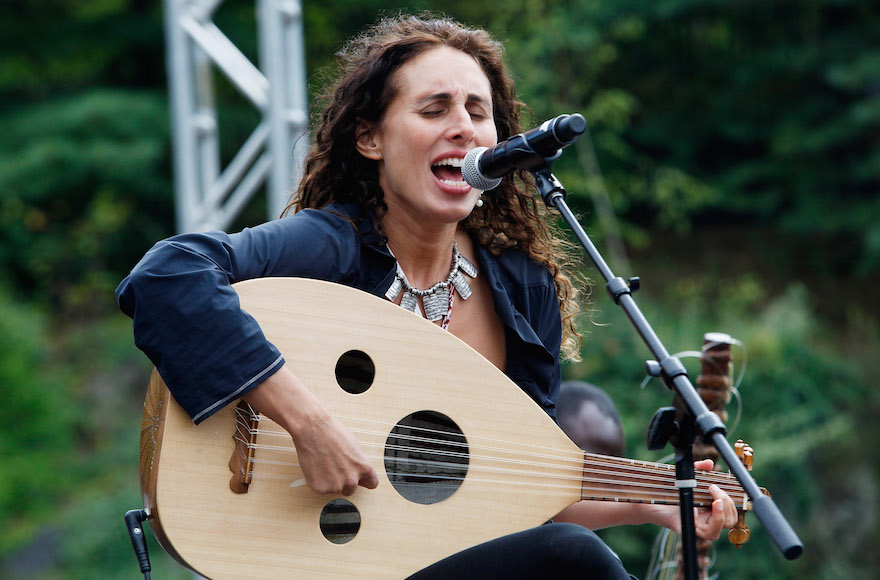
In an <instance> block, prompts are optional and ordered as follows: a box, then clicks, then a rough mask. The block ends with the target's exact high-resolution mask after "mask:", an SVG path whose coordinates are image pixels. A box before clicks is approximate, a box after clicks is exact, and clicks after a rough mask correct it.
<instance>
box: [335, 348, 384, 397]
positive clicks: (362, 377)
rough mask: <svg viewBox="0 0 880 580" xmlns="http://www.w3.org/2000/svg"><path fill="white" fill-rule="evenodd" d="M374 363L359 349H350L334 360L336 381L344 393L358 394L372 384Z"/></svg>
mask: <svg viewBox="0 0 880 580" xmlns="http://www.w3.org/2000/svg"><path fill="white" fill-rule="evenodd" d="M375 378H376V365H374V364H373V359H371V358H370V356H369V355H368V354H367V353H365V352H363V351H360V350H350V351H348V352H346V353H345V354H343V355H342V356H341V357H339V360H338V361H336V382H337V383H339V386H340V387H342V390H344V391H345V392H346V393H351V394H352V395H360V394H361V393H363V392H365V391H366V390H367V389H369V388H370V387H371V386H372V385H373V379H375Z"/></svg>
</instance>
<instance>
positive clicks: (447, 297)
mask: <svg viewBox="0 0 880 580" xmlns="http://www.w3.org/2000/svg"><path fill="white" fill-rule="evenodd" d="M388 251H389V252H390V251H391V248H388ZM392 255H394V253H393V252H392ZM465 274H466V275H468V276H470V277H471V278H476V277H477V267H476V266H474V264H473V262H471V261H470V260H468V259H467V258H465V257H464V256H462V255H461V252H459V251H458V244H456V243H455V240H453V241H452V267H451V268H450V270H449V276H447V277H446V279H445V280H443V281H442V282H437V283H436V284H434V285H433V286H431V287H430V288H428V289H427V290H420V289H418V288H413V287H412V284H410V283H409V280H407V279H406V275H405V274H404V273H403V269H402V268H401V267H400V263H399V262H398V264H397V275H396V276H395V277H394V282H393V283H392V284H391V287H390V288H388V291H387V292H386V293H385V298H387V299H388V300H391V301H392V302H394V301H395V300H397V297H398V296H400V293H401V292H403V298H401V300H400V305H401V306H402V307H403V308H405V309H407V310H409V311H410V312H413V313H415V314H422V313H421V309H420V308H419V298H421V299H422V306H423V307H424V309H425V312H424V317H425V318H427V319H428V320H430V321H431V322H435V321H437V320H441V319H442V320H444V321H448V319H449V315H450V313H451V311H452V291H453V290H455V291H456V292H458V295H459V296H461V299H462V300H467V299H468V298H470V295H471V293H472V292H473V290H471V285H470V283H469V282H468V280H467V278H465Z"/></svg>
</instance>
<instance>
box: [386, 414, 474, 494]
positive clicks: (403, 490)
mask: <svg viewBox="0 0 880 580" xmlns="http://www.w3.org/2000/svg"><path fill="white" fill-rule="evenodd" d="M467 469H468V445H467V440H466V439H465V437H464V433H462V432H461V429H459V427H458V425H456V424H455V422H454V421H453V420H452V419H450V418H449V417H447V416H446V415H444V414H443V413H438V412H436V411H418V412H416V413H413V414H412V415H409V416H407V417H405V418H404V419H403V420H402V421H400V422H399V423H398V424H397V425H396V426H395V427H394V429H392V430H391V434H390V435H389V436H388V440H387V441H386V442H385V472H386V473H387V475H388V479H389V480H390V481H391V485H393V486H394V489H396V490H397V492H398V493H399V494H400V495H402V496H403V497H405V498H406V499H408V500H410V501H412V502H415V503H420V504H426V505H427V504H432V503H437V502H440V501H443V500H444V499H446V498H448V497H450V496H451V495H452V494H453V493H455V491H456V490H457V489H458V488H459V487H460V486H461V483H462V481H464V477H465V475H466V474H467Z"/></svg>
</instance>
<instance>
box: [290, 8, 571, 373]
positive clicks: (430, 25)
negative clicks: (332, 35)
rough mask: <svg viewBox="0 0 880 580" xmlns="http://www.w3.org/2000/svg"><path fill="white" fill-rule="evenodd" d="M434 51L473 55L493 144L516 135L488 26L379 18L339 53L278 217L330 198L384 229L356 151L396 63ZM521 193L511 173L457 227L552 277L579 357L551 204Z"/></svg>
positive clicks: (388, 90) (366, 166)
mask: <svg viewBox="0 0 880 580" xmlns="http://www.w3.org/2000/svg"><path fill="white" fill-rule="evenodd" d="M438 47H449V48H453V49H456V50H460V51H461V52H463V53H465V54H468V55H470V56H471V57H473V58H474V59H475V60H476V61H477V63H478V64H479V65H480V67H481V68H482V69H483V72H484V73H485V74H486V76H487V78H488V79H489V84H490V87H491V90H492V108H493V111H494V120H495V128H496V131H497V135H498V140H499V141H502V140H505V139H507V138H509V137H511V136H512V135H515V134H517V133H519V132H520V114H521V112H522V111H523V110H524V109H525V107H524V105H523V104H522V103H521V102H520V101H519V100H518V99H517V98H516V92H515V89H514V83H513V80H512V79H511V77H510V75H509V74H508V72H507V69H506V67H505V66H504V63H503V60H502V54H503V50H504V49H503V47H502V45H501V43H499V42H498V41H496V40H494V39H493V38H492V36H491V35H490V34H489V33H488V32H486V31H485V30H480V29H473V28H468V27H466V26H463V25H462V24H460V23H458V22H456V21H454V20H452V19H450V18H445V17H434V16H431V15H420V16H413V15H404V16H396V17H388V18H383V19H381V20H379V21H378V22H377V23H376V24H375V25H374V26H372V27H371V28H369V29H367V30H366V31H365V32H363V33H362V34H360V35H358V36H356V37H354V38H353V39H352V40H350V41H349V42H348V43H347V44H346V45H345V46H344V47H343V48H342V50H340V52H339V53H337V56H338V57H339V60H340V62H341V71H340V73H339V75H338V77H337V78H336V80H335V82H334V83H333V84H332V85H331V86H330V87H329V89H328V90H327V92H326V93H325V94H324V95H323V96H322V97H321V100H323V101H324V102H325V103H326V106H325V108H324V109H323V112H322V113H321V115H320V117H319V119H318V123H317V127H316V129H315V133H314V135H315V142H314V144H313V145H312V147H311V150H310V151H309V154H308V156H307V157H306V161H305V168H304V177H303V179H302V180H301V181H300V184H299V188H298V190H297V192H296V195H295V197H294V198H293V200H292V201H291V203H290V205H288V207H287V208H286V209H285V213H289V212H296V211H299V210H301V209H306V208H315V209H320V208H323V207H325V206H327V205H328V204H330V203H334V202H335V203H355V204H358V205H359V206H361V207H362V208H363V209H364V210H367V211H365V215H370V214H372V215H374V216H376V220H377V223H376V224H375V225H376V228H377V229H378V231H379V232H382V225H381V221H382V217H383V216H384V215H385V212H386V211H387V205H386V204H385V201H384V197H385V195H384V192H383V191H382V188H381V187H380V185H379V174H378V167H377V164H376V162H375V161H372V160H369V159H367V158H365V157H363V156H362V155H361V154H360V153H359V152H358V150H357V148H356V146H355V145H356V141H357V137H358V128H359V126H362V123H363V122H364V121H366V122H368V123H378V122H380V121H381V119H382V117H383V115H384V114H385V111H386V110H387V108H388V105H389V104H390V103H391V101H392V100H393V99H394V97H395V96H396V93H397V85H396V83H395V82H394V81H395V78H396V73H397V72H398V70H399V69H400V67H401V66H402V65H404V64H405V63H407V62H408V61H410V60H412V59H413V58H415V57H417V56H419V55H421V54H424V53H425V52H428V51H429V50H432V49H434V48H438ZM528 191H534V184H533V179H532V178H531V176H530V175H528V174H527V173H526V172H523V171H518V172H514V173H512V174H510V175H508V176H507V177H505V178H504V179H503V180H502V182H501V184H500V185H499V186H498V187H497V188H495V189H493V190H492V192H491V195H489V194H487V195H485V196H484V200H485V202H486V203H484V204H483V207H481V208H475V209H474V211H473V212H472V213H471V214H470V216H468V217H467V218H466V219H465V220H463V221H462V223H461V226H462V228H463V229H465V230H466V231H468V232H470V233H471V235H472V236H474V238H475V239H476V240H477V241H478V242H479V243H480V244H482V245H484V246H486V247H487V248H488V249H489V250H490V251H491V252H493V253H495V254H500V253H501V252H504V251H505V250H509V249H511V248H519V249H521V250H522V251H524V252H526V254H527V255H528V256H530V257H531V258H532V259H533V260H535V261H537V262H540V263H542V264H544V265H546V266H547V268H548V269H549V270H550V272H551V273H552V274H553V278H554V281H555V284H556V290H557V295H558V298H559V305H560V310H561V314H562V322H563V342H562V351H563V355H565V356H567V357H568V358H570V359H577V356H578V351H579V349H580V334H579V333H578V331H577V328H576V326H575V317H576V315H577V313H578V303H577V300H576V298H577V295H578V290H577V288H576V287H575V285H574V284H573V283H572V277H571V276H569V275H568V274H567V273H566V269H567V267H568V264H569V259H568V244H567V243H566V242H565V241H564V240H562V239H561V238H559V237H558V236H556V235H555V234H554V233H553V231H552V229H551V227H550V226H548V225H547V221H546V218H547V213H548V210H547V209H546V206H545V205H544V203H543V202H541V201H540V200H538V199H537V198H536V197H535V196H534V195H530V194H529V193H528Z"/></svg>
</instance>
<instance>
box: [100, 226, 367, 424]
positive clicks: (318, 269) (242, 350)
mask: <svg viewBox="0 0 880 580" xmlns="http://www.w3.org/2000/svg"><path fill="white" fill-rule="evenodd" d="M357 254H358V241H357V236H356V231H355V229H354V227H353V226H352V224H351V223H350V222H348V221H346V220H345V219H343V218H341V217H339V216H337V215H333V214H329V213H328V212H320V211H313V210H312V211H304V212H300V213H298V214H296V215H295V216H292V217H289V218H283V219H280V220H274V221H272V222H268V223H266V224H263V225H261V226H258V227H255V228H250V229H246V230H243V231H242V232H239V233H237V234H226V233H222V232H211V233H199V234H183V235H180V236H175V237H173V238H169V239H167V240H164V241H162V242H159V243H157V244H156V245H155V246H154V247H153V248H152V249H151V250H150V251H149V252H147V254H146V255H145V256H144V258H143V259H142V260H141V261H140V262H139V263H138V264H137V265H136V266H135V267H134V268H133V269H132V271H131V273H130V274H129V276H127V277H126V278H125V279H124V280H123V281H122V282H121V283H120V285H119V287H118V288H117V289H116V299H117V302H118V304H119V307H120V309H121V310H122V311H123V312H124V313H125V314H127V315H128V316H130V317H131V318H132V320H133V329H134V337H135V344H136V345H137V347H138V348H140V349H141V350H142V351H143V352H144V353H145V354H146V355H147V357H149V359H150V360H151V361H152V362H153V364H155V365H156V368H157V369H158V371H159V374H160V375H162V378H163V379H164V381H165V383H166V384H167V385H168V387H169V389H170V390H171V392H172V394H173V395H174V398H175V400H176V401H177V403H178V404H179V405H180V406H181V407H182V408H183V409H184V410H185V411H186V412H187V413H189V415H190V417H192V419H193V420H194V421H195V422H196V423H198V422H201V421H202V420H204V419H206V418H207V417H209V416H210V415H211V414H212V413H214V412H215V411H217V410H219V409H220V408H222V407H223V406H224V405H226V404H228V403H230V402H231V401H233V400H235V399H237V398H238V397H241V396H242V395H244V394H245V393H246V392H248V391H249V390H250V389H252V388H254V387H255V386H257V385H259V384H260V383H261V382H263V381H264V380H265V379H267V378H268V377H270V376H271V375H272V374H273V373H275V372H276V371H277V370H278V369H280V368H281V366H282V365H283V364H284V360H283V358H282V355H281V353H280V352H279V351H278V349H277V348H276V347H275V346H274V345H272V344H271V343H270V342H269V341H268V340H267V339H266V338H265V336H264V335H263V332H262V331H261V330H260V327H259V325H258V324H257V322H256V321H255V320H254V319H253V317H251V316H250V315H249V314H248V313H247V312H244V311H243V310H242V309H241V307H240V305H239V300H238V294H237V293H236V292H235V290H234V289H233V288H232V284H233V283H235V282H240V281H242V280H248V279H252V278H258V277H268V276H299V277H309V278H320V279H324V280H330V281H337V282H343V283H345V282H347V281H348V278H351V277H352V276H354V275H356V270H357V261H358V260H357Z"/></svg>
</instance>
